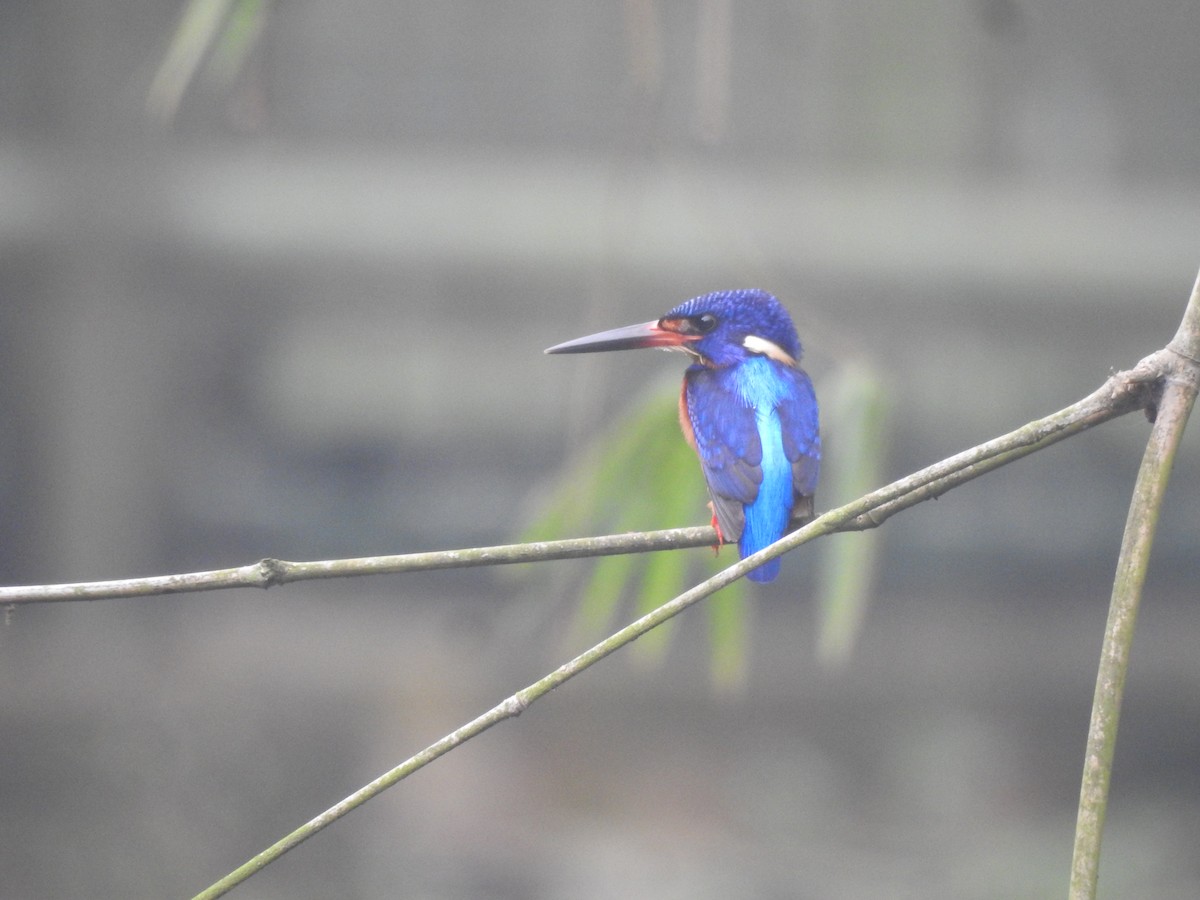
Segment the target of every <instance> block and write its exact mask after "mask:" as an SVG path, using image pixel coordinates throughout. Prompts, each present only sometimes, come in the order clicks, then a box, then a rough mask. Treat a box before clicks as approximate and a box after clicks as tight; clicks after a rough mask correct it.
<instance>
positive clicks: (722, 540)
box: [708, 500, 726, 556]
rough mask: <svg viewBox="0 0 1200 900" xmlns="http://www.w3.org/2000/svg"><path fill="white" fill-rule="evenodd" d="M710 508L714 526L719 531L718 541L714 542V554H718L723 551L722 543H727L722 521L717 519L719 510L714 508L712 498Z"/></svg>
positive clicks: (709, 503)
mask: <svg viewBox="0 0 1200 900" xmlns="http://www.w3.org/2000/svg"><path fill="white" fill-rule="evenodd" d="M708 509H709V511H710V512H711V513H712V514H713V516H712V527H713V528H715V529H716V532H717V542H716V543H715V544H713V556H716V555H717V554H719V553H720V552H721V545H722V544H724V543H726V541H725V535H724V534H722V533H721V523H720V522H718V521H717V511H716V510H715V509H713V505H712V501H711V500H710V501H708Z"/></svg>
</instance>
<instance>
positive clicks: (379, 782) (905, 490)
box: [195, 354, 1166, 900]
mask: <svg viewBox="0 0 1200 900" xmlns="http://www.w3.org/2000/svg"><path fill="white" fill-rule="evenodd" d="M1165 363H1166V358H1165V357H1163V356H1161V355H1160V354H1154V355H1153V356H1150V357H1147V358H1146V359H1145V360H1143V361H1142V362H1140V363H1139V364H1138V365H1137V366H1136V367H1135V368H1134V369H1133V370H1131V371H1129V372H1121V373H1117V374H1115V375H1113V376H1112V377H1111V378H1109V380H1108V381H1107V382H1105V384H1104V385H1103V386H1102V387H1101V388H1100V389H1099V390H1097V391H1095V392H1094V393H1092V394H1091V395H1089V396H1088V397H1085V398H1084V399H1083V400H1081V401H1079V402H1078V403H1075V404H1073V405H1072V406H1069V407H1067V408H1066V409H1063V410H1061V411H1059V412H1057V413H1054V414H1053V415H1051V416H1047V417H1046V418H1044V419H1039V420H1038V421H1036V422H1032V423H1030V424H1029V425H1026V426H1024V427H1023V428H1019V429H1017V430H1016V431H1013V432H1010V433H1009V434H1007V435H1004V436H1003V437H1000V438H997V439H995V440H993V441H989V442H988V443H986V444H981V445H980V446H978V447H975V448H973V449H971V450H968V451H965V452H963V453H960V454H958V455H957V456H954V457H951V458H950V459H948V460H945V461H943V462H941V463H938V464H936V465H933V466H930V467H928V468H926V469H922V470H921V471H920V472H917V473H915V474H913V475H910V476H908V477H907V478H902V479H900V480H899V481H895V482H893V483H892V484H890V485H888V486H887V487H885V488H882V489H880V490H878V491H874V492H873V493H871V494H868V495H866V496H865V497H862V498H860V499H859V500H856V501H854V502H853V503H849V504H846V505H845V506H842V507H840V508H838V509H835V510H831V511H830V512H827V513H825V514H824V515H822V516H819V517H818V518H816V519H814V520H813V521H812V522H810V523H808V524H807V525H805V526H803V527H802V528H800V529H798V530H797V531H795V532H793V533H791V534H789V535H785V536H784V537H783V538H782V539H781V540H779V541H777V542H776V543H774V544H772V545H771V546H770V547H767V548H766V549H764V550H761V551H759V552H758V553H755V554H753V555H752V556H748V557H746V558H745V559H743V560H741V561H739V562H737V563H735V564H734V565H732V566H730V567H729V568H727V569H724V570H722V571H721V572H718V573H717V574H716V575H714V576H713V577H711V578H709V579H707V580H706V581H704V582H701V583H700V584H698V585H696V586H695V587H693V588H692V589H691V590H689V591H686V592H684V593H682V594H680V595H679V596H678V597H675V598H674V599H673V600H670V601H668V602H667V603H664V604H663V605H662V606H660V607H658V608H657V609H655V610H653V611H652V612H650V613H648V614H646V615H645V616H643V617H642V618H640V619H638V620H637V621H636V622H633V623H632V624H630V625H627V626H626V627H625V628H622V629H621V630H620V631H618V632H616V633H615V634H613V635H611V636H610V637H608V638H606V639H605V640H603V641H601V642H600V643H598V644H596V645H595V646H594V647H592V648H591V649H589V650H587V651H586V652H584V653H581V654H580V655H579V656H576V657H575V658H574V659H572V660H571V661H570V662H568V663H566V664H565V665H563V666H560V667H559V668H557V669H555V670H554V671H553V672H551V673H549V674H548V675H546V676H545V677H543V678H541V679H539V680H538V681H535V682H534V683H533V684H531V685H529V686H528V687H526V688H524V689H523V690H520V691H518V692H517V693H515V694H513V695H512V696H510V697H509V698H507V699H506V700H504V701H503V702H501V703H500V704H498V705H497V706H494V707H493V708H492V709H490V710H488V711H487V712H486V713H484V714H483V715H481V716H479V717H478V718H476V719H474V720H473V721H471V722H468V723H467V724H466V725H463V726H462V727H461V728H459V729H457V730H456V731H453V732H451V733H450V734H448V735H446V736H445V737H443V738H442V739H441V740H439V741H437V742H436V743H433V744H431V745H430V746H428V747H426V748H425V749H424V750H422V751H421V752H420V753H418V754H416V755H415V756H413V757H410V758H409V759H407V760H405V761H404V762H403V763H401V764H400V765H398V766H396V767H395V768H394V769H392V770H391V771H389V772H387V773H385V774H384V775H382V776H380V777H379V778H377V779H375V780H374V781H372V782H371V783H370V784H367V785H365V786H364V787H362V788H360V789H359V790H357V791H355V792H354V793H353V794H351V795H350V796H349V797H347V798H346V799H344V800H342V801H341V802H340V803H338V804H336V805H335V806H332V807H330V808H329V809H328V810H326V811H325V812H323V813H321V815H319V816H317V817H316V818H315V819H312V820H311V821H309V822H307V823H305V824H304V825H302V826H301V827H299V828H297V829H296V830H295V831H293V832H292V833H291V834H289V835H287V836H286V837H284V838H283V839H281V840H280V841H278V842H277V843H275V844H273V845H271V846H270V847H268V848H267V849H266V850H264V851H262V852H261V853H259V854H258V855H257V856H255V857H253V858H252V859H250V860H248V861H247V862H246V863H244V864H243V865H242V866H240V867H239V868H237V869H235V870H234V871H233V872H231V873H229V874H228V875H226V876H225V877H224V878H222V879H221V880H220V881H218V882H216V883H215V884H213V885H211V886H210V887H209V888H207V889H206V890H205V891H203V892H202V893H200V894H198V895H197V896H196V898H195V900H213V898H216V897H220V896H223V895H224V894H225V893H227V892H228V891H230V890H232V889H233V888H234V887H236V886H237V885H239V884H241V883H242V882H243V881H245V880H246V879H247V878H249V877H250V876H251V875H253V874H254V873H255V872H258V871H259V870H260V869H262V868H263V867H265V866H267V865H268V864H270V863H271V862H273V861H274V860H276V859H278V858H279V857H280V856H282V855H283V854H284V853H287V852H288V851H289V850H291V849H292V848H294V847H296V846H297V845H299V844H301V843H303V842H304V841H306V840H307V839H308V838H310V837H312V836H313V835H314V834H316V833H317V832H318V831H320V830H321V829H323V828H325V827H326V826H328V825H330V824H332V823H333V822H335V821H337V820H338V819H340V818H341V817H342V816H344V815H346V814H347V813H349V812H351V811H352V810H354V809H357V808H358V807H359V806H361V805H362V804H364V803H366V802H367V801H368V800H370V799H372V798H373V797H375V796H377V795H379V794H380V793H382V792H383V791H385V790H387V789H388V788H389V787H392V786H393V785H395V784H397V783H398V782H400V781H402V780H403V779H404V778H407V777H408V776H409V775H411V774H412V773H413V772H416V771H417V770H418V769H420V768H422V767H424V766H426V765H428V764H429V763H431V762H433V761H434V760H435V759H437V758H438V757H440V756H442V755H444V754H446V753H448V752H449V751H450V750H452V749H454V748H455V747H457V746H458V745H459V744H461V743H463V742H464V741H467V740H470V739H471V738H473V737H476V736H477V735H479V734H481V733H483V732H484V731H486V730H487V729H489V728H491V727H492V726H493V725H496V724H498V723H499V722H503V721H504V720H505V719H509V718H513V717H515V716H519V715H520V714H521V713H522V712H524V711H525V709H527V708H528V707H529V705H530V704H531V703H533V702H534V701H535V700H537V699H539V698H540V697H543V696H544V695H546V694H547V693H549V692H550V691H552V690H554V689H555V688H556V687H559V686H560V685H562V684H563V683H565V682H566V681H567V680H569V679H570V678H573V677H574V676H575V675H578V674H579V673H580V672H582V671H584V670H585V669H587V668H589V667H590V666H592V665H595V664H596V663H597V662H599V661H600V660H602V659H604V658H605V657H606V656H608V655H609V654H610V653H613V652H615V651H616V650H618V649H620V648H621V647H624V646H625V645H626V644H629V643H631V642H632V641H634V640H636V639H637V638H638V637H640V636H641V635H643V634H645V633H646V632H648V631H650V630H651V629H653V628H655V627H657V626H658V625H661V624H662V623H663V622H666V621H667V620H668V619H671V618H673V617H675V616H677V615H678V614H679V613H681V612H683V611H684V610H685V609H687V608H688V607H690V606H692V605H693V604H695V603H698V602H699V601H700V600H702V599H704V598H705V597H708V596H710V595H711V594H714V593H716V592H717V591H718V590H720V589H721V588H723V587H725V586H726V585H728V584H730V583H731V582H733V581H735V580H737V579H738V578H741V577H742V576H743V575H745V574H746V573H747V572H749V571H750V570H751V569H753V568H755V567H756V566H758V565H761V564H762V563H763V562H765V561H766V560H768V559H771V558H773V557H775V556H779V555H780V554H782V553H784V552H786V551H787V550H790V549H792V548H794V547H798V546H800V545H801V544H804V543H807V542H808V541H811V540H813V539H814V538H816V537H819V536H821V535H823V534H829V533H832V532H835V531H847V530H862V529H866V528H873V527H875V526H877V525H879V524H881V523H882V522H883V521H885V520H886V519H887V518H888V517H889V516H891V515H894V514H895V513H897V512H899V511H900V510H901V509H906V508H907V507H909V506H912V505H914V504H916V503H920V502H922V501H924V500H928V499H930V498H932V497H937V496H939V495H940V494H942V493H944V492H945V491H948V490H950V489H951V488H952V487H955V486H957V485H959V484H962V483H964V482H966V481H969V480H971V479H972V478H977V477H979V476H980V475H982V474H984V473H985V472H988V471H991V470H992V469H995V468H997V467H999V466H1002V465H1005V464H1007V463H1009V462H1012V461H1014V460H1016V459H1020V458H1021V457H1022V456H1025V455H1027V454H1029V453H1032V452H1034V451H1036V450H1040V449H1042V448H1044V447H1047V446H1049V445H1050V444H1053V443H1056V442H1057V441H1060V440H1062V439H1064V438H1066V437H1069V436H1070V435H1072V434H1075V433H1077V432H1079V431H1082V430H1084V429H1086V428H1091V427H1092V426H1094V425H1098V424H1100V423H1101V422H1105V421H1107V420H1109V419H1112V418H1115V417H1117V416H1120V415H1122V414H1124V413H1127V412H1130V411H1132V410H1134V409H1138V408H1142V407H1147V406H1149V405H1151V404H1152V403H1153V402H1154V397H1155V396H1156V392H1155V390H1154V387H1155V385H1157V384H1158V383H1159V379H1160V378H1161V377H1162V374H1163V371H1164V370H1163V368H1162V366H1163V365H1165ZM665 536H672V537H678V538H679V540H680V544H679V545H678V546H694V545H703V544H708V543H711V542H712V540H713V537H714V532H713V531H712V529H710V528H695V529H681V530H680V531H667V532H656V533H653V534H652V535H647V536H646V537H654V538H655V539H661V538H664V537H665ZM637 537H639V536H637V535H617V536H612V537H609V538H603V539H591V541H589V540H583V541H578V542H553V543H551V544H544V545H523V546H526V547H532V548H536V547H542V548H543V551H542V552H544V551H545V548H554V549H555V550H556V551H561V552H558V553H557V556H555V557H554V558H563V557H566V556H575V555H593V551H594V546H592V543H593V542H594V541H601V542H603V546H604V548H605V549H604V550H603V551H602V552H613V553H617V552H626V551H623V550H620V549H615V548H616V547H617V546H619V545H620V544H621V543H623V542H624V541H627V540H629V539H631V538H637ZM693 542H694V543H693ZM564 544H571V545H578V548H577V549H578V550H580V551H582V550H584V549H586V550H587V551H588V552H586V553H585V552H574V551H572V552H567V551H565V550H563V548H562V545H564ZM510 549H511V548H489V550H487V551H480V552H486V553H487V554H488V555H489V556H490V557H491V558H489V559H487V560H480V561H476V562H473V563H468V564H475V565H485V564H494V563H498V562H517V561H521V562H527V561H530V559H531V558H547V557H544V556H539V557H534V556H533V555H532V554H527V555H526V556H524V557H523V558H521V559H519V560H518V559H509V558H507V553H508V551H509V550H510ZM636 549H638V550H643V549H652V548H649V547H642V546H638V547H637V548H636ZM501 550H503V551H504V553H503V554H500V553H499V551H501ZM467 552H474V551H459V554H462V553H467ZM420 556H423V557H430V558H432V559H434V560H441V561H443V563H444V564H441V565H436V566H425V568H446V567H448V566H449V565H453V563H449V562H445V561H444V559H443V558H444V557H445V556H447V554H420ZM501 556H503V557H504V558H499V557H501ZM385 559H388V560H392V562H391V563H390V564H389V565H390V566H391V568H388V569H387V571H398V569H396V568H395V566H396V565H397V564H398V563H397V562H396V561H398V560H404V559H412V557H387V558H385ZM343 562H344V563H356V564H358V563H365V562H370V560H345V561H343ZM289 565H318V564H312V563H308V564H303V563H302V564H289ZM325 565H332V564H325ZM416 567H417V566H414V568H416ZM234 571H236V570H234ZM338 574H352V573H350V572H340V573H338ZM353 574H361V572H357V571H356V572H354V573H353ZM324 577H332V576H331V575H326V576H324ZM264 586H265V585H264Z"/></svg>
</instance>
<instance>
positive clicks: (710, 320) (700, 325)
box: [692, 313, 717, 334]
mask: <svg viewBox="0 0 1200 900" xmlns="http://www.w3.org/2000/svg"><path fill="white" fill-rule="evenodd" d="M692 321H693V322H694V323H695V324H696V330H697V331H699V332H700V333H701V334H708V333H709V332H710V331H712V330H713V329H714V328H716V327H717V317H716V316H714V315H713V314H712V313H703V314H701V315H699V316H696V318H694V319H692Z"/></svg>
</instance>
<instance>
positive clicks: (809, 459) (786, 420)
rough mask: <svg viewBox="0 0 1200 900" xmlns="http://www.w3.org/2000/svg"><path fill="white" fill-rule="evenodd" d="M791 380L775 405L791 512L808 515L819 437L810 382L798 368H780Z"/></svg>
mask: <svg viewBox="0 0 1200 900" xmlns="http://www.w3.org/2000/svg"><path fill="white" fill-rule="evenodd" d="M784 371H785V372H786V373H787V377H789V378H790V379H791V380H792V382H793V388H794V389H793V390H790V391H787V392H785V394H784V397H783V399H782V400H781V401H780V404H779V407H778V409H779V423H780V425H781V426H782V430H783V452H784V454H785V455H786V456H787V458H788V459H789V460H791V463H792V488H793V491H794V493H795V508H794V510H793V515H803V516H808V515H811V514H812V495H813V493H814V492H815V491H816V489H817V475H818V473H819V471H820V466H821V436H820V430H819V426H818V420H817V398H816V395H815V394H814V393H813V387H812V382H811V381H810V380H809V378H808V375H806V374H805V373H804V372H803V371H802V370H800V369H792V368H788V369H785V370H784Z"/></svg>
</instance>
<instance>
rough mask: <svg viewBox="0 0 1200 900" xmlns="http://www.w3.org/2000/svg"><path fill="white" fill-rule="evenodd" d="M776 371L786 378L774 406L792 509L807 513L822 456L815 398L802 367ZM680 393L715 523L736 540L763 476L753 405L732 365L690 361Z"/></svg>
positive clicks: (730, 538) (726, 538)
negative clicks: (713, 366)
mask: <svg viewBox="0 0 1200 900" xmlns="http://www.w3.org/2000/svg"><path fill="white" fill-rule="evenodd" d="M777 373H778V376H779V377H781V378H784V379H786V380H787V381H788V382H789V386H788V388H787V389H786V390H782V391H779V392H778V397H777V398H776V409H777V411H778V414H779V421H780V429H781V431H782V436H783V450H784V454H785V455H786V457H787V459H788V460H789V461H790V462H791V464H792V487H793V509H794V512H795V513H797V514H803V515H809V514H811V512H812V500H811V497H812V495H813V492H814V491H815V490H816V485H817V475H818V470H819V466H820V457H821V440H820V436H819V430H818V420H817V401H816V397H815V395H814V393H813V388H812V382H811V381H810V380H809V378H808V376H807V375H806V374H805V373H804V372H803V371H802V370H800V369H795V368H792V367H790V366H783V365H780V366H778V367H777ZM684 397H685V401H686V406H687V414H688V418H689V420H690V424H691V427H692V432H693V439H694V441H695V445H696V452H697V454H698V455H699V457H700V466H701V468H702V470H703V472H704V479H705V481H706V482H707V483H708V491H709V496H710V497H711V498H712V502H713V512H714V514H715V515H716V517H717V524H718V525H720V528H721V534H722V536H723V537H724V538H725V540H726V541H730V542H733V541H737V540H739V538H741V536H742V530H743V528H744V527H745V512H744V507H745V506H747V505H749V504H752V503H753V502H754V501H755V499H756V498H757V496H758V489H759V485H760V484H761V483H762V479H763V472H762V445H761V442H760V438H759V432H758V423H757V419H756V416H755V411H754V409H753V407H751V406H747V405H746V404H745V403H744V402H743V400H742V398H741V397H739V395H738V391H737V388H736V386H735V382H734V376H733V374H732V372H731V370H730V369H709V368H705V367H703V366H693V367H691V368H690V369H688V373H687V378H686V380H685V387H684Z"/></svg>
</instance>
